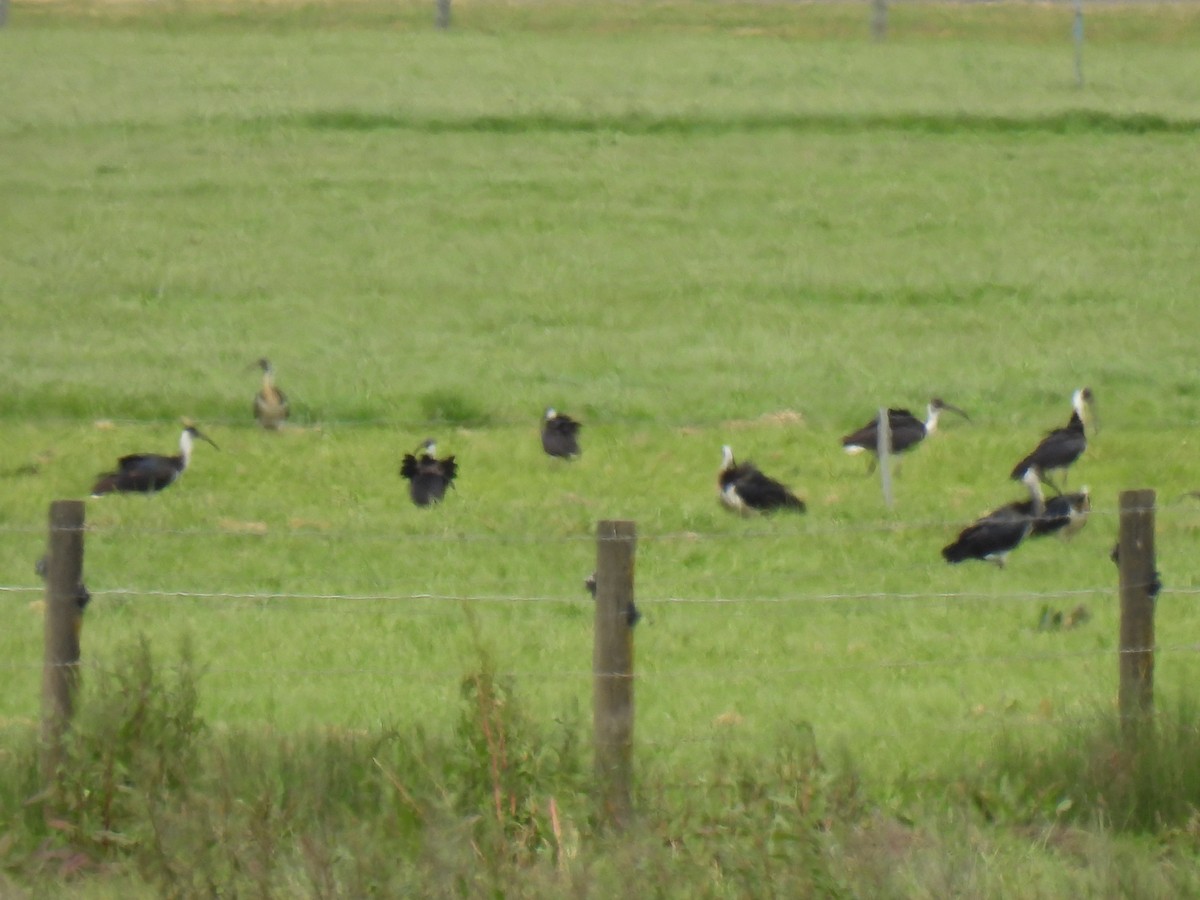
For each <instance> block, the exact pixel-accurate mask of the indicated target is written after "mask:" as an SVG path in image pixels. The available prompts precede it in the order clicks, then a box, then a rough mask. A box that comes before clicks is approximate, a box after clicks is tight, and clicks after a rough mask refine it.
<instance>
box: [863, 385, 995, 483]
mask: <svg viewBox="0 0 1200 900" xmlns="http://www.w3.org/2000/svg"><path fill="white" fill-rule="evenodd" d="M942 412H952V413H955V414H956V415H959V416H962V417H963V418H964V419H966V420H967V421H968V422H970V421H971V417H970V416H968V415H967V414H966V413H965V412H964V411H963V410H961V409H959V408H958V407H957V406H952V405H951V404H949V403H947V402H946V401H945V400H943V399H942V398H941V397H934V398H933V399H932V400H930V401H929V405H928V406H926V408H925V419H924V421H922V420H921V419H918V418H917V417H916V416H915V415H913V414H912V413H911V412H910V411H909V410H907V409H889V410H888V411H887V413H888V429H889V431H891V435H892V452H893V453H904V452H905V451H907V450H911V449H912V448H914V447H916V446H917V445H918V444H920V443H921V441H923V440H925V438H927V437H928V436H929V435H931V434H933V433H934V432H935V431H937V427H938V418H939V417H940V416H941V414H942ZM842 449H844V450H845V451H846V452H847V453H851V454H856V453H871V454H873V455H872V457H871V464H870V466H869V467H868V468H867V472H868V474H869V473H870V472H873V471H874V470H875V464H876V463H877V462H878V460H877V459H876V458H875V456H874V454H877V453H878V449H879V417H878V416H876V417H875V418H874V419H872V420H871V421H870V422H868V423H867V424H866V425H864V426H863V427H862V428H860V429H858V431H854V432H851V433H850V434H848V435H846V436H845V437H843V438H842Z"/></svg>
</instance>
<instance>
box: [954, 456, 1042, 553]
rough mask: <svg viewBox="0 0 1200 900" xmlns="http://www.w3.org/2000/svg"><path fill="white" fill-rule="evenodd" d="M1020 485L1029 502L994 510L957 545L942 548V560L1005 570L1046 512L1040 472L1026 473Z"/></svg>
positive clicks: (964, 532)
mask: <svg viewBox="0 0 1200 900" xmlns="http://www.w3.org/2000/svg"><path fill="white" fill-rule="evenodd" d="M1021 481H1023V482H1024V483H1025V486H1026V487H1027V488H1029V499H1028V500H1020V501H1017V502H1016V503H1009V504H1006V505H1005V506H1001V507H1000V508H999V509H994V510H992V511H991V512H990V513H988V514H987V515H986V516H984V517H983V518H981V519H977V520H976V521H975V522H973V523H972V524H970V525H968V526H967V527H966V528H964V529H963V530H962V531H961V532H959V535H958V537H957V538H956V539H955V540H954V543H952V544H947V545H946V546H945V547H943V548H942V556H943V557H944V558H945V560H946V562H948V563H960V562H962V561H963V560H967V559H981V560H987V561H988V562H994V563H995V564H996V565H998V566H1000V567H1001V568H1003V567H1004V563H1005V560H1006V558H1007V557H1008V554H1009V553H1011V552H1012V551H1013V550H1015V549H1016V548H1017V545H1018V544H1020V543H1021V541H1023V540H1025V538H1026V537H1027V536H1028V535H1029V533H1030V531H1032V530H1033V523H1034V522H1035V521H1036V520H1037V519H1038V518H1040V517H1041V515H1042V513H1043V512H1044V510H1045V508H1046V503H1045V498H1044V497H1043V496H1042V485H1041V481H1040V480H1039V479H1038V476H1037V472H1036V471H1034V470H1033V469H1029V470H1027V471H1026V472H1025V474H1024V475H1023V476H1022V478H1021Z"/></svg>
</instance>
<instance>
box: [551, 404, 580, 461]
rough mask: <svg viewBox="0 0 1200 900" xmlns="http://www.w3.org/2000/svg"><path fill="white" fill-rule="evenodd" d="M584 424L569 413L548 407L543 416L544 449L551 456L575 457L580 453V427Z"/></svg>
mask: <svg viewBox="0 0 1200 900" xmlns="http://www.w3.org/2000/svg"><path fill="white" fill-rule="evenodd" d="M582 427H583V426H582V425H581V424H580V423H579V422H576V421H575V420H574V419H572V418H571V417H570V416H568V415H564V414H563V413H560V412H557V411H556V410H555V409H554V407H553V406H550V407H547V408H546V415H545V416H543V417H542V449H543V450H545V451H546V452H547V453H549V454H550V455H551V456H558V457H561V458H562V459H573V458H574V457H576V456H578V455H579V453H580V450H579V429H580V428H582Z"/></svg>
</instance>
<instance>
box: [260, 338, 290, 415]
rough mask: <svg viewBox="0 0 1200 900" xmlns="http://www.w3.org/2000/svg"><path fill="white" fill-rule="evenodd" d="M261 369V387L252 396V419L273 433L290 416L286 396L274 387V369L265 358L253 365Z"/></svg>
mask: <svg viewBox="0 0 1200 900" xmlns="http://www.w3.org/2000/svg"><path fill="white" fill-rule="evenodd" d="M254 365H255V366H257V367H258V368H260V369H262V373H263V376H262V387H261V388H259V390H258V393H257V394H255V395H254V418H256V419H258V424H259V425H261V426H262V427H263V428H266V429H267V430H268V431H275V430H276V429H278V428H279V426H280V425H282V424H283V422H284V420H285V419H286V418H287V417H288V416H289V415H290V414H291V411H292V410H291V407H290V406H289V405H288V398H287V395H286V394H285V393H284V392H283V391H281V390H280V389H279V388H277V387H276V386H275V369H274V367H273V366H272V365H271V361H270V360H269V359H267V358H266V357H265V356H264V357H263V358H262V359H260V360H259V361H258V362H257V363H255V364H254Z"/></svg>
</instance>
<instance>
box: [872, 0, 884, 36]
mask: <svg viewBox="0 0 1200 900" xmlns="http://www.w3.org/2000/svg"><path fill="white" fill-rule="evenodd" d="M887 17H888V5H887V0H871V37H872V38H874V39H875V40H877V41H882V40H883V39H884V38H886V37H887Z"/></svg>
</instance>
